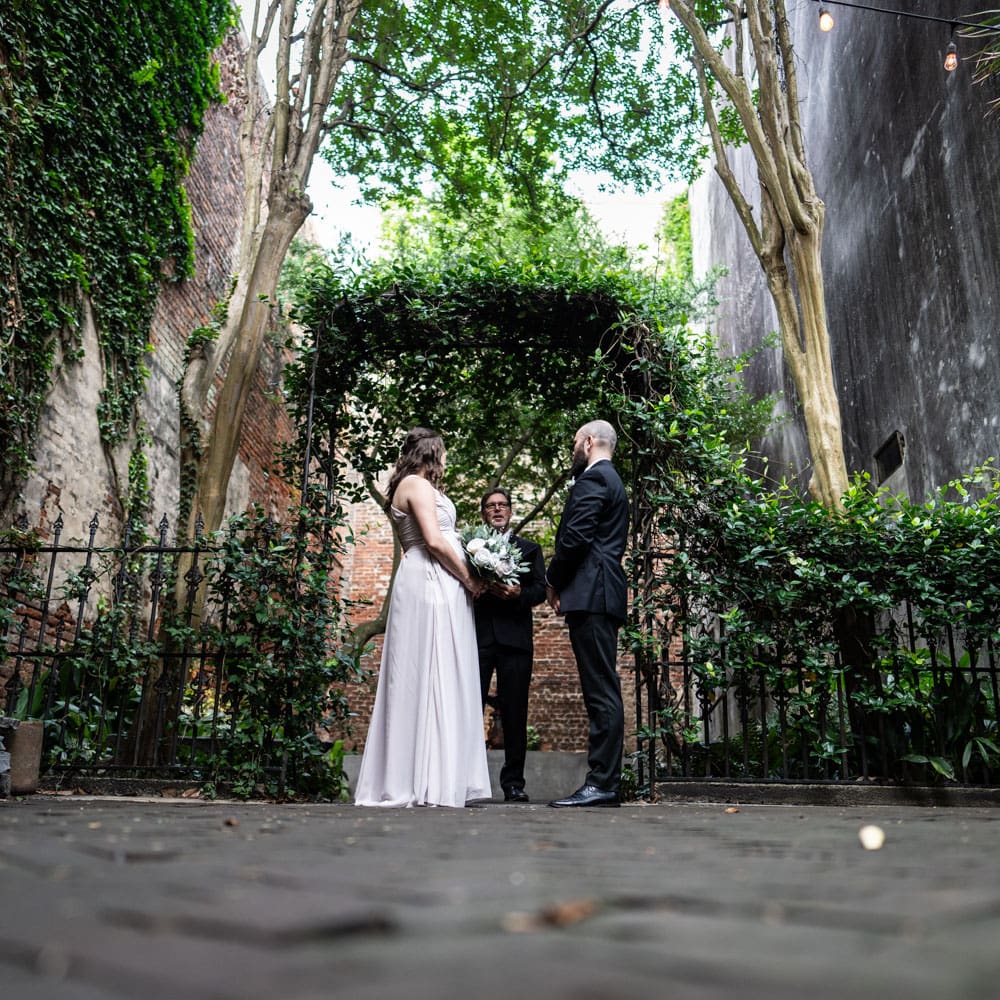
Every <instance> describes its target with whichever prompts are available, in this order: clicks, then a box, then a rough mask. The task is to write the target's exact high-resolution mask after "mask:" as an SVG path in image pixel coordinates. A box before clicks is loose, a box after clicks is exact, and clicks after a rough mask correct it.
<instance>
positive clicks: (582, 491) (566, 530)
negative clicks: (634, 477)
mask: <svg viewBox="0 0 1000 1000" xmlns="http://www.w3.org/2000/svg"><path fill="white" fill-rule="evenodd" d="M628 519H629V510H628V498H627V497H626V495H625V486H624V485H623V484H622V481H621V477H620V476H619V475H618V473H617V472H616V471H615V467H614V466H613V465H612V464H611V463H610V462H609V461H607V460H606V459H602V460H601V461H599V462H595V463H594V464H593V465H592V466H591V467H590V468H589V469H587V471H586V472H584V473H583V474H582V475H581V476H580V478H579V479H578V480H577V481H576V483H575V485H574V486H573V487H572V489H571V490H570V492H569V496H568V497H567V498H566V505H565V507H563V513H562V517H561V519H560V521H559V530H558V531H557V532H556V548H555V553H554V554H553V556H552V560H551V561H550V562H549V569H548V573H547V574H546V578H547V580H548V582H549V583H550V584H551V585H552V587H553V588H554V589H555V591H556V593H557V594H558V595H559V610H560V611H561V613H562V614H568V613H570V612H574V611H589V612H597V613H600V614H606V615H612V616H613V617H615V618H617V619H618V620H619V621H625V617H626V605H627V602H628V585H627V583H626V580H625V571H624V570H623V569H622V556H623V555H624V554H625V545H626V543H627V542H628Z"/></svg>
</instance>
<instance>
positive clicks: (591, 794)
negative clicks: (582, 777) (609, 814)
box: [549, 785, 621, 809]
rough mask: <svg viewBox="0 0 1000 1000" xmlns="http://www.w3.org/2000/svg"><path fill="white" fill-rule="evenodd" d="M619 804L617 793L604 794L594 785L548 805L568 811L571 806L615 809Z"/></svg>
mask: <svg viewBox="0 0 1000 1000" xmlns="http://www.w3.org/2000/svg"><path fill="white" fill-rule="evenodd" d="M620 804H621V803H620V802H619V801H618V793H617V792H605V791H603V790H602V789H600V788H598V787H597V786H596V785H584V786H583V788H578V789H577V790H576V791H575V792H574V793H573V794H572V795H569V796H567V797H566V798H565V799H554V800H553V801H552V802H550V803H549V805H550V806H552V807H553V809H569V808H572V807H573V806H610V807H616V806H619V805H620Z"/></svg>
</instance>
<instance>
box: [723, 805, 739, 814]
mask: <svg viewBox="0 0 1000 1000" xmlns="http://www.w3.org/2000/svg"><path fill="white" fill-rule="evenodd" d="M725 811H726V812H727V813H738V812H739V811H740V808H739V806H726V810H725Z"/></svg>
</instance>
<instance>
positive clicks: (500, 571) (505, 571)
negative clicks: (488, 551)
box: [497, 559, 514, 576]
mask: <svg viewBox="0 0 1000 1000" xmlns="http://www.w3.org/2000/svg"><path fill="white" fill-rule="evenodd" d="M513 572H514V563H513V562H511V560H510V559H498V560H497V575H498V576H511V575H512V574H513Z"/></svg>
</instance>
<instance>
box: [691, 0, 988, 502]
mask: <svg viewBox="0 0 1000 1000" xmlns="http://www.w3.org/2000/svg"><path fill="white" fill-rule="evenodd" d="M884 6H892V5H891V4H885V5H884ZM899 6H900V7H902V6H903V5H899ZM905 6H906V8H907V9H908V10H910V11H913V12H916V13H923V14H926V15H930V16H934V17H941V16H952V15H954V16H956V17H965V18H968V19H973V15H974V12H975V10H976V7H975V5H974V4H972V3H968V2H955V3H949V4H940V3H937V2H932V0H915V2H913V3H911V4H906V5H905ZM943 7H947V8H948V9H947V10H944V11H943V10H942V8H943ZM831 10H832V12H833V13H834V16H835V17H836V21H837V23H836V27H835V28H834V30H833V31H832V32H830V33H829V34H823V33H821V32H820V31H819V30H818V28H817V27H816V14H817V7H816V5H815V4H812V3H803V4H801V5H800V6H799V8H798V10H797V11H796V12H795V16H794V25H795V39H796V56H797V66H798V71H799V85H800V91H801V99H802V117H803V127H804V135H805V141H806V147H807V152H808V156H809V162H810V166H811V168H812V170H813V173H814V176H815V179H816V187H817V190H818V192H819V194H820V196H821V197H822V198H823V200H824V201H825V203H826V206H827V216H826V233H825V241H824V262H825V275H826V299H827V307H828V312H829V320H830V330H831V336H832V340H833V354H834V365H835V370H836V373H837V379H838V391H839V393H840V399H841V409H842V415H843V421H844V433H845V444H846V451H847V462H848V467H849V468H850V469H852V470H869V471H872V472H874V469H875V463H874V455H875V452H876V451H877V450H878V448H879V447H880V446H881V445H882V443H883V442H885V441H886V439H887V438H888V437H889V436H890V435H891V434H892V433H893V432H894V431H896V430H898V431H900V432H901V433H902V434H903V436H904V439H905V443H906V451H905V461H904V467H903V469H902V470H901V471H900V473H897V475H896V476H894V477H893V479H892V480H890V482H889V483H888V485H890V486H891V487H892V488H893V489H897V490H899V491H906V492H909V493H910V495H911V496H913V497H914V498H920V497H923V496H924V495H926V494H927V493H928V492H929V491H930V490H932V489H933V488H934V487H935V486H937V485H941V484H943V483H946V482H948V480H950V479H951V478H954V477H955V476H958V475H960V474H962V473H965V472H968V471H970V470H971V469H972V468H973V467H974V466H975V465H977V464H979V463H980V462H982V461H983V460H984V459H986V458H987V457H989V456H994V455H997V454H998V452H1000V444H998V429H1000V404H998V401H997V387H998V385H1000V353H998V351H997V346H998V341H1000V330H998V326H1000V319H998V315H997V306H998V296H1000V255H998V249H1000V247H998V243H1000V117H998V116H997V115H996V114H994V115H992V116H988V113H987V104H988V102H989V101H990V99H995V98H997V97H998V96H1000V83H997V82H995V81H993V82H990V83H989V84H987V85H975V84H974V83H973V81H972V75H973V65H972V59H971V56H972V54H973V53H974V51H975V49H976V47H977V44H978V43H977V42H976V41H975V40H969V39H962V38H958V39H957V41H958V46H959V52H960V54H961V55H962V56H964V57H966V58H964V59H963V61H962V63H961V64H960V66H959V69H958V70H957V71H956V72H954V73H946V72H945V71H944V70H943V68H942V63H943V60H944V55H945V49H946V47H947V44H948V41H949V37H950V32H949V26H948V25H947V24H936V23H931V22H922V21H918V20H913V19H910V18H900V17H896V16H894V15H889V14H883V13H877V12H874V11H864V10H853V9H850V8H837V7H831ZM738 160H739V171H740V174H741V176H743V177H744V179H745V180H746V182H747V183H745V185H744V189H745V190H746V191H747V193H748V194H750V195H751V196H752V197H754V198H756V180H755V174H754V173H752V172H751V164H750V163H749V162H748V157H747V156H746V154H745V153H742V154H741V155H740V156H739V157H738ZM692 202H693V204H694V208H693V211H692V227H693V230H694V240H695V247H696V250H695V259H696V267H697V268H699V269H700V270H706V269H707V268H709V267H711V266H714V265H720V264H721V265H724V266H725V267H727V268H728V269H729V274H728V276H727V277H725V278H724V279H722V281H721V282H720V285H719V291H720V294H721V299H722V304H721V306H720V309H719V313H718V318H717V322H716V324H715V330H716V333H717V335H718V337H719V340H720V342H721V343H722V345H723V346H724V349H726V350H729V351H743V350H746V349H747V348H749V347H751V346H753V345H754V344H757V343H759V342H760V340H761V337H762V336H764V335H766V334H767V333H768V332H769V331H771V330H773V329H775V328H776V325H777V324H776V320H775V316H774V311H773V308H772V306H771V303H770V299H769V298H768V297H767V293H766V289H765V287H764V284H763V279H762V276H761V273H760V269H759V266H758V264H757V261H756V258H755V257H754V256H753V254H752V251H751V250H750V246H749V243H748V241H747V238H746V235H745V233H744V232H743V230H742V228H741V227H740V225H739V221H738V219H737V218H736V214H735V212H734V211H733V209H732V207H731V205H730V203H729V201H728V198H727V196H726V194H725V192H724V191H723V190H722V187H721V185H720V184H719V183H718V181H717V180H716V178H715V176H714V172H713V173H712V175H711V176H710V177H706V178H704V179H703V180H701V181H699V182H698V184H697V185H696V186H695V190H694V192H693V195H692ZM750 380H751V386H752V388H755V389H757V390H759V391H782V392H783V393H784V394H785V395H784V399H783V401H782V403H781V405H780V409H781V410H783V411H786V412H792V413H794V412H795V411H796V410H797V400H796V399H795V393H794V389H793V388H792V386H791V383H790V381H789V379H788V377H787V374H786V373H785V370H784V366H783V364H782V361H781V356H780V351H778V350H768V351H765V352H763V353H762V354H761V355H760V356H759V357H758V358H757V359H756V361H755V362H754V364H753V366H752V368H751V372H750ZM763 450H764V452H765V453H766V454H767V455H768V456H769V458H770V459H771V461H772V469H771V471H772V473H775V474H777V473H779V472H780V471H784V470H786V469H788V470H791V471H792V472H794V473H796V474H798V475H800V476H801V481H802V482H803V483H804V482H805V480H806V479H808V450H807V448H806V445H805V438H804V433H803V431H802V429H801V426H800V423H799V422H798V420H795V421H789V422H787V423H786V424H784V425H783V426H782V427H780V428H779V429H778V430H777V431H776V432H775V433H774V434H772V435H771V436H770V437H769V439H768V441H767V442H766V443H765V445H764V448H763Z"/></svg>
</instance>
